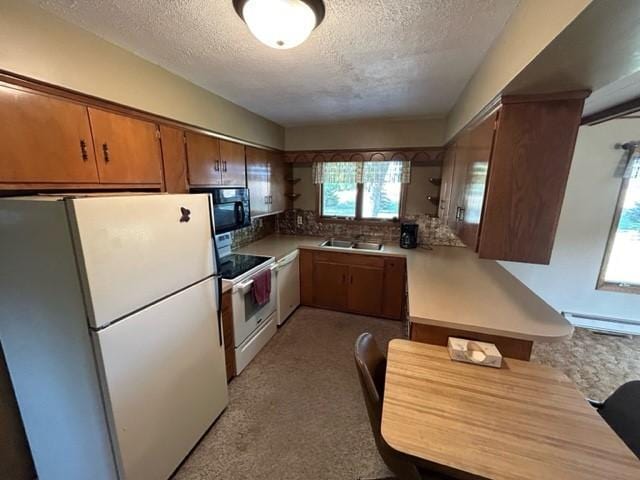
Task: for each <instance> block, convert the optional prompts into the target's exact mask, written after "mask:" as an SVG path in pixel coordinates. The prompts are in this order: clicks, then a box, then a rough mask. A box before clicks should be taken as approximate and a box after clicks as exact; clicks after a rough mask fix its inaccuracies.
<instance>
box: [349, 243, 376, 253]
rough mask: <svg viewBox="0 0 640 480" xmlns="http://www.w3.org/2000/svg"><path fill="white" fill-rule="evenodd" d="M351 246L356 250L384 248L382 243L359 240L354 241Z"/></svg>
mask: <svg viewBox="0 0 640 480" xmlns="http://www.w3.org/2000/svg"><path fill="white" fill-rule="evenodd" d="M351 248H353V249H355V250H376V251H380V250H382V244H381V243H371V242H357V243H354V244H353V246H352V247H351Z"/></svg>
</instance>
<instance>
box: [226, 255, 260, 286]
mask: <svg viewBox="0 0 640 480" xmlns="http://www.w3.org/2000/svg"><path fill="white" fill-rule="evenodd" d="M268 260H270V257H259V256H257V255H240V254H237V253H232V254H231V255H227V256H225V257H222V258H220V275H221V276H222V278H223V279H225V280H233V279H234V278H236V277H239V276H240V275H242V274H243V273H245V272H248V271H249V270H251V269H252V268H255V267H257V266H258V265H260V264H262V263H264V262H266V261H268Z"/></svg>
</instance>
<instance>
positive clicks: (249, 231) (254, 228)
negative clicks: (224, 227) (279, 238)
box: [231, 215, 277, 250]
mask: <svg viewBox="0 0 640 480" xmlns="http://www.w3.org/2000/svg"><path fill="white" fill-rule="evenodd" d="M276 226H277V220H276V216H275V215H270V216H268V217H260V218H254V219H252V220H251V225H250V226H248V227H245V228H241V229H239V230H234V231H233V232H231V249H232V250H235V249H237V248H242V247H244V246H245V245H249V244H250V243H251V242H255V241H257V240H260V239H261V238H264V237H267V236H269V235H271V234H272V233H276V231H277V229H276Z"/></svg>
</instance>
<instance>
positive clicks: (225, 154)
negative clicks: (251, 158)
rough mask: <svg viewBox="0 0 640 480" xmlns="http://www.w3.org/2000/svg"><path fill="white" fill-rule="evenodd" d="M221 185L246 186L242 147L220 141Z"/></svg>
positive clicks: (238, 144) (237, 144)
mask: <svg viewBox="0 0 640 480" xmlns="http://www.w3.org/2000/svg"><path fill="white" fill-rule="evenodd" d="M220 162H221V168H220V170H221V183H222V185H224V186H233V187H245V186H246V185H247V175H246V166H245V165H246V164H245V153H244V145H242V144H240V143H234V142H227V141H226V140H220Z"/></svg>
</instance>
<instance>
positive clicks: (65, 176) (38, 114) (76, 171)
mask: <svg viewBox="0 0 640 480" xmlns="http://www.w3.org/2000/svg"><path fill="white" fill-rule="evenodd" d="M0 183H98V169H97V167H96V159H95V154H94V149H93V139H92V136H91V127H90V125H89V117H88V114H87V108H86V107H85V106H83V105H79V104H77V103H72V102H67V101H63V100H59V99H56V98H55V97H51V96H48V95H44V94H40V93H31V92H27V91H24V90H21V89H16V88H11V87H6V86H0Z"/></svg>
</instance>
